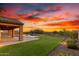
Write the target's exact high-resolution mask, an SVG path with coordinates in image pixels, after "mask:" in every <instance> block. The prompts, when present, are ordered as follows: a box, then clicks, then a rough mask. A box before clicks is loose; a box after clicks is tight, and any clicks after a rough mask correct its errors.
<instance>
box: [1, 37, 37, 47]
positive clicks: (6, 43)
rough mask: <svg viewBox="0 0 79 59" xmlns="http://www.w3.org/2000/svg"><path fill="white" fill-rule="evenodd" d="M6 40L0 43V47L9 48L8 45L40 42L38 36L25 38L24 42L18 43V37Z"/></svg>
mask: <svg viewBox="0 0 79 59" xmlns="http://www.w3.org/2000/svg"><path fill="white" fill-rule="evenodd" d="M4 40H5V41H3V42H0V47H3V46H7V45H13V44H18V43H23V42H28V41H32V40H38V36H23V40H22V41H18V37H14V38H13V39H11V38H6V39H4Z"/></svg>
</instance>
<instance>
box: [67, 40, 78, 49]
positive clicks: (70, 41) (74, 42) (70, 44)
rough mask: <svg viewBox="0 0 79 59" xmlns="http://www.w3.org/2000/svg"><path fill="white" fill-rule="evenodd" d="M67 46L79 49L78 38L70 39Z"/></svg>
mask: <svg viewBox="0 0 79 59" xmlns="http://www.w3.org/2000/svg"><path fill="white" fill-rule="evenodd" d="M67 47H68V48H71V49H78V47H77V45H76V40H68V41H67Z"/></svg>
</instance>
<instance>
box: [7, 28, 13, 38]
mask: <svg viewBox="0 0 79 59" xmlns="http://www.w3.org/2000/svg"><path fill="white" fill-rule="evenodd" d="M13 31H14V30H13V29H11V30H8V34H9V36H10V37H11V38H13Z"/></svg>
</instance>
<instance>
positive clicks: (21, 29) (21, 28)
mask: <svg viewBox="0 0 79 59" xmlns="http://www.w3.org/2000/svg"><path fill="white" fill-rule="evenodd" d="M21 40H23V25H20V26H19V41H21Z"/></svg>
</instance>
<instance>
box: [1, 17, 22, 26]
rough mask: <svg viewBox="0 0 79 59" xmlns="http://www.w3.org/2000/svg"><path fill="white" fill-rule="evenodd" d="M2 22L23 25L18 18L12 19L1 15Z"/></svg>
mask: <svg viewBox="0 0 79 59" xmlns="http://www.w3.org/2000/svg"><path fill="white" fill-rule="evenodd" d="M0 23H7V24H15V25H23V23H22V22H20V21H19V20H18V19H12V18H7V17H2V16H0Z"/></svg>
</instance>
